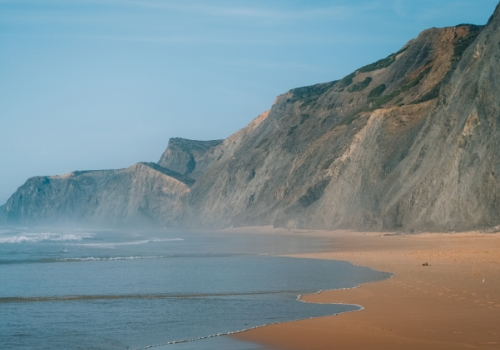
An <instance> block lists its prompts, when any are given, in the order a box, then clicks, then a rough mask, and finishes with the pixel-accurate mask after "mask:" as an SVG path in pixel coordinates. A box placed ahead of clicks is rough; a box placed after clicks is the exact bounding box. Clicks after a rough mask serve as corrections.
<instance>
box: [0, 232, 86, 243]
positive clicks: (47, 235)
mask: <svg viewBox="0 0 500 350" xmlns="http://www.w3.org/2000/svg"><path fill="white" fill-rule="evenodd" d="M92 237H93V235H92V234H85V233H84V234H78V235H76V234H67V233H51V232H42V233H25V232H23V233H20V234H17V235H11V236H5V237H0V244H16V243H39V242H43V241H52V242H62V241H81V240H83V239H84V238H92Z"/></svg>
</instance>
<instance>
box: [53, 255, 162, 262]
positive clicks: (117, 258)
mask: <svg viewBox="0 0 500 350" xmlns="http://www.w3.org/2000/svg"><path fill="white" fill-rule="evenodd" d="M165 258H168V256H166V255H153V256H115V257H111V258H95V257H93V256H89V257H85V258H61V259H58V261H61V262H63V261H113V260H142V259H165Z"/></svg>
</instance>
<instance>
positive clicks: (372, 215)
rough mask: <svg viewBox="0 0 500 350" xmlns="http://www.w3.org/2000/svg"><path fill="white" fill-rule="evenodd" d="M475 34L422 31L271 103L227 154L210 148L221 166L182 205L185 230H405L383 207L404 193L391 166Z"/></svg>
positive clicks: (407, 149)
mask: <svg viewBox="0 0 500 350" xmlns="http://www.w3.org/2000/svg"><path fill="white" fill-rule="evenodd" d="M481 30H482V27H476V26H460V27H453V28H445V29H430V30H427V31H425V32H423V33H422V34H421V35H420V36H419V37H418V38H417V39H415V40H412V41H410V42H409V43H408V44H407V45H405V47H403V49H402V50H401V51H400V52H398V53H396V54H393V55H390V56H389V57H387V58H386V59H383V60H381V61H379V62H376V63H374V64H372V65H369V66H366V67H362V68H361V69H359V70H357V71H356V72H354V73H353V74H351V75H349V76H347V77H345V78H344V79H342V80H340V81H335V82H331V83H326V84H319V85H315V86H311V87H305V88H299V89H294V90H291V91H289V92H288V93H286V94H284V95H282V96H279V97H278V98H277V100H276V102H275V104H274V105H273V107H272V109H271V111H270V112H269V115H268V116H267V118H266V119H263V120H262V121H261V122H260V123H259V124H258V125H257V126H252V127H250V126H249V127H248V128H247V129H246V130H245V131H243V132H240V133H239V134H240V135H239V134H236V135H235V136H233V137H232V138H238V141H237V146H236V147H235V146H234V145H233V144H234V143H235V142H232V143H231V145H229V142H224V144H223V145H222V146H219V152H220V153H221V154H223V157H221V158H220V159H219V160H217V161H215V162H214V163H213V164H212V165H211V166H210V168H209V169H208V170H207V172H206V173H205V175H204V176H203V177H202V178H201V179H200V180H199V181H198V182H197V183H196V184H195V185H194V187H193V189H192V191H191V193H190V195H189V196H188V197H187V202H188V203H187V208H188V210H189V215H188V216H187V218H188V219H187V220H185V223H186V224H188V225H190V224H191V225H194V226H198V225H204V226H207V225H208V226H230V225H259V224H274V225H277V226H289V227H312V228H365V229H366V228H370V229H381V228H394V227H399V226H403V227H406V226H407V223H401V222H399V221H397V220H394V215H395V214H394V212H393V211H391V210H390V209H389V208H388V207H386V205H388V204H385V203H389V201H388V200H387V199H386V198H387V194H386V191H387V188H388V187H391V188H392V189H393V191H397V190H396V189H398V190H399V191H404V190H405V189H406V188H407V184H406V182H407V179H405V178H403V177H401V178H398V175H397V174H398V172H399V171H400V170H399V169H400V168H402V167H405V166H406V167H407V166H408V165H404V164H401V163H402V161H403V160H404V159H405V158H407V157H408V156H409V155H410V153H412V152H413V150H414V148H413V147H414V143H415V141H416V140H417V139H418V137H419V134H420V132H421V130H422V128H423V126H424V125H425V124H426V122H428V121H427V119H428V118H429V115H430V113H431V112H432V111H433V110H435V109H436V103H437V101H438V99H437V97H438V96H439V91H440V89H441V86H443V84H449V83H448V81H449V80H450V75H451V74H452V72H453V71H454V70H455V69H456V67H457V65H458V62H459V61H460V59H461V55H462V54H463V51H464V50H465V49H466V48H467V47H468V46H469V45H470V44H471V43H472V42H473V41H474V40H475V39H476V36H477V35H478V34H479V33H480V32H481ZM230 139H231V138H230ZM228 140H229V139H228ZM432 162H433V161H432V160H430V161H429V164H432ZM429 166H430V167H432V165H429ZM393 200H394V199H393ZM391 205H393V204H392V203H391ZM419 227H423V225H420V226H419Z"/></svg>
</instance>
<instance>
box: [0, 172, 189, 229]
mask: <svg viewBox="0 0 500 350" xmlns="http://www.w3.org/2000/svg"><path fill="white" fill-rule="evenodd" d="M193 183H194V180H192V179H191V178H189V177H186V176H184V175H181V174H179V173H176V172H174V171H171V170H168V169H165V168H163V167H161V166H159V165H158V164H155V163H137V164H135V165H133V166H131V167H129V168H127V169H119V170H104V171H75V172H73V173H69V174H66V175H61V176H40V177H34V178H31V179H29V180H28V181H27V182H26V183H25V184H24V185H23V186H21V187H20V188H19V189H18V190H17V191H16V193H14V194H13V195H12V197H11V198H10V199H9V200H8V201H7V203H6V204H5V205H4V206H3V207H2V208H1V209H0V211H1V212H2V214H3V216H4V221H7V223H23V224H33V225H36V224H38V225H39V224H44V225H53V224H87V225H94V226H110V225H112V226H122V225H127V226H130V225H148V226H151V225H153V226H156V225H160V224H161V225H165V224H172V217H173V216H177V215H178V211H179V210H180V208H179V206H178V203H179V198H180V197H181V196H185V195H186V194H188V193H189V191H190V186H191V185H192V184H193Z"/></svg>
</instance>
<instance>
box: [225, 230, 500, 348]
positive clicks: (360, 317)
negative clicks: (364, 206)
mask: <svg viewBox="0 0 500 350" xmlns="http://www.w3.org/2000/svg"><path fill="white" fill-rule="evenodd" d="M253 230H255V229H253ZM270 231H271V229H270V228H261V229H259V232H261V233H263V234H265V233H266V232H270ZM272 231H273V232H276V230H272ZM252 232H255V231H252ZM278 232H281V233H283V234H301V235H311V236H313V235H314V236H318V235H319V236H326V237H333V238H334V239H335V242H336V245H335V247H336V248H335V250H334V251H331V252H325V253H315V254H305V255H299V256H298V257H302V258H317V259H336V260H348V261H352V262H353V263H355V264H356V265H363V266H370V267H372V268H374V269H376V270H380V271H387V272H392V273H395V276H394V277H393V278H391V279H388V280H385V281H382V282H376V283H371V284H365V285H362V286H360V287H359V288H356V289H351V290H340V291H325V292H322V293H320V294H317V295H309V296H304V297H303V300H304V301H307V302H312V303H349V304H359V305H362V306H363V307H364V308H365V309H364V310H362V311H357V312H352V313H347V314H342V315H337V316H329V317H323V318H318V319H310V320H302V321H295V322H289V323H282V324H277V325H270V326H265V327H261V328H258V329H254V330H250V331H247V332H243V333H240V334H238V335H235V337H236V338H237V339H240V340H245V341H252V342H256V343H260V344H263V345H265V346H268V347H271V348H274V349H297V350H306V349H307V350H313V349H343V350H347V349H357V350H359V349H384V350H388V349H408V350H411V349H419V350H421V349H500V234H483V233H478V232H469V233H457V234H437V233H432V234H427V233H426V234H419V235H398V236H388V235H385V234H384V233H363V232H348V231H335V232H326V231H314V232H313V231H292V232H287V231H285V230H281V231H278ZM425 263H427V264H428V265H429V266H423V264H425Z"/></svg>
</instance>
